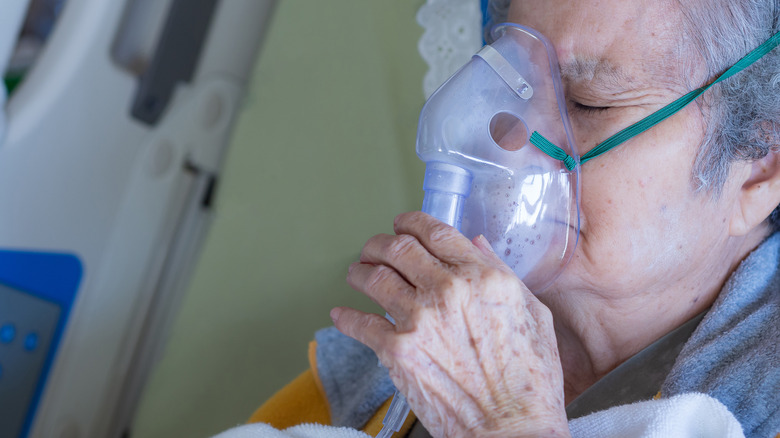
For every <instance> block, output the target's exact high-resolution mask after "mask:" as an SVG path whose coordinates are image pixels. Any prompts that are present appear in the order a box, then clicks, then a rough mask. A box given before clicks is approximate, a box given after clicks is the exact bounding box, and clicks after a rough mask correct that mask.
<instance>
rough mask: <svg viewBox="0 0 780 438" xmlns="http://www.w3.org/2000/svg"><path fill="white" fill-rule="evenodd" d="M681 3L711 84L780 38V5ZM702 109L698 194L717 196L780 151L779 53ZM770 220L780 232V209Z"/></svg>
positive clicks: (723, 0) (502, 13)
mask: <svg viewBox="0 0 780 438" xmlns="http://www.w3.org/2000/svg"><path fill="white" fill-rule="evenodd" d="M676 1H677V4H678V6H679V8H680V11H681V12H682V14H683V20H684V26H683V33H684V35H683V36H682V38H681V41H686V42H687V43H688V44H689V46H690V47H689V48H690V49H691V50H693V51H694V52H695V53H697V54H698V55H699V56H700V59H701V60H703V62H704V65H705V67H706V72H707V77H708V78H709V81H712V80H714V79H715V78H716V77H717V76H718V75H720V74H721V73H722V72H723V71H725V70H726V69H728V68H729V67H731V66H732V65H733V64H734V63H736V62H737V61H739V60H740V59H741V58H742V57H744V56H745V55H746V54H747V53H748V52H750V51H751V50H753V49H754V48H756V47H757V46H759V45H760V44H761V43H763V42H764V41H766V40H767V39H769V38H770V37H771V36H772V35H774V34H775V33H777V32H778V31H780V0H739V1H734V0H696V1H690V0H688V1H685V2H683V0H676ZM510 3H511V0H490V1H489V3H488V14H489V17H488V20H487V23H488V26H490V25H492V24H494V23H500V22H502V21H505V20H506V17H507V12H508V9H509V4H510ZM709 81H708V82H709ZM701 85H702V84H697V85H696V86H697V87H698V86H701ZM697 103H698V104H699V108H700V109H701V110H702V113H703V114H705V117H706V118H705V120H706V133H705V136H704V140H703V141H702V144H701V147H700V148H699V153H698V155H697V157H696V161H695V163H694V169H693V175H692V178H693V180H694V184H695V186H696V188H697V189H698V190H700V191H708V192H710V193H713V194H715V195H716V196H717V195H718V194H720V191H721V189H722V188H723V185H724V183H725V182H726V179H727V178H728V174H729V169H730V167H731V164H732V163H734V162H735V161H751V160H758V159H761V158H764V157H765V156H766V155H767V154H768V153H769V152H770V151H773V150H778V149H780V48H776V49H775V50H773V51H772V52H770V53H768V54H767V55H765V56H764V57H763V58H762V59H761V60H759V61H758V62H756V63H754V64H753V65H751V66H750V67H748V68H747V69H746V70H745V71H743V72H742V73H740V74H737V75H735V76H733V77H731V78H729V79H728V80H725V81H723V82H721V83H719V84H717V85H715V86H714V87H712V88H711V89H710V90H708V91H707V93H705V94H704V96H702V98H700V100H699V101H698V102H697ZM769 221H770V223H771V225H772V227H773V228H774V229H775V230H779V229H780V206H778V207H777V208H775V210H774V211H773V212H772V214H771V215H770V217H769Z"/></svg>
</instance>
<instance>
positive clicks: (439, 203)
mask: <svg viewBox="0 0 780 438" xmlns="http://www.w3.org/2000/svg"><path fill="white" fill-rule="evenodd" d="M472 179H473V177H472V175H471V172H469V171H468V170H466V169H463V168H461V167H458V166H456V165H453V164H448V163H443V162H439V161H431V162H428V163H427V164H426V166H425V180H424V181H423V190H425V197H424V198H423V205H422V211H423V213H428V214H429V215H431V216H433V217H435V218H436V219H439V220H440V221H442V222H444V223H447V224H449V225H452V226H453V227H455V228H457V229H458V231H460V224H461V221H462V219H463V204H464V202H465V201H466V198H468V196H469V194H470V193H471V180H472ZM385 317H386V318H387V319H389V320H390V322H392V323H393V324H395V321H393V319H392V318H391V317H390V315H385ZM408 415H409V403H407V402H406V397H405V396H404V395H403V394H402V393H401V391H399V390H397V389H396V390H395V394H393V401H391V402H390V408H388V410H387V413H386V414H385V418H383V419H382V430H380V431H379V434H378V435H377V436H376V438H390V437H391V436H392V435H393V434H394V433H395V432H398V431H399V430H401V426H403V424H404V421H405V420H406V417H407V416H408Z"/></svg>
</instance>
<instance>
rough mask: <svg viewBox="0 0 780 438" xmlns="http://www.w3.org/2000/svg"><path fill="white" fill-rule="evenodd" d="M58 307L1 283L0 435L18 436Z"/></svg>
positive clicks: (39, 376) (46, 352) (43, 360)
mask: <svg viewBox="0 0 780 438" xmlns="http://www.w3.org/2000/svg"><path fill="white" fill-rule="evenodd" d="M60 313H61V309H60V307H59V306H58V305H56V304H54V303H52V302H49V301H46V300H43V299H41V298H38V297H36V296H33V295H31V294H28V293H25V292H22V291H19V290H16V289H12V288H10V287H8V286H5V285H3V284H0V413H2V414H0V435H2V436H9V437H17V436H19V434H20V433H21V431H22V427H23V425H24V420H25V418H26V417H27V413H28V410H29V409H30V406H31V402H32V401H33V400H34V396H35V392H36V390H37V388H38V384H39V382H40V379H41V377H42V371H43V369H44V365H45V363H46V356H47V354H48V351H49V347H50V345H51V341H52V338H53V336H54V333H55V330H56V328H57V321H58V319H59V317H60Z"/></svg>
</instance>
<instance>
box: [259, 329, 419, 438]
mask: <svg viewBox="0 0 780 438" xmlns="http://www.w3.org/2000/svg"><path fill="white" fill-rule="evenodd" d="M309 366H310V368H309V369H308V370H306V371H304V372H303V373H302V374H301V375H299V376H298V377H297V378H296V379H295V380H293V381H292V382H290V383H288V384H287V386H285V387H284V388H282V389H281V390H279V392H277V393H276V394H274V395H273V396H272V397H271V398H270V399H268V401H266V402H265V403H264V404H263V405H262V406H260V408H258V409H257V410H256V411H255V413H254V414H252V416H251V417H250V418H249V423H267V424H270V425H271V426H273V427H275V428H277V429H286V428H288V427H292V426H295V425H298V424H303V423H318V424H324V425H331V422H330V406H328V399H327V397H326V396H325V390H324V388H323V386H322V382H320V378H319V375H318V374H317V343H316V342H314V341H312V342H311V343H310V344H309ZM391 400H392V397H391V398H389V399H387V401H385V403H384V404H382V406H381V407H380V408H379V410H377V412H376V413H375V414H374V416H373V417H371V419H370V420H368V423H366V425H365V426H364V427H363V432H366V433H367V434H369V435H371V436H376V435H377V434H378V433H379V431H380V430H382V419H383V418H384V417H385V413H387V409H388V408H389V407H390V401H391ZM415 420H416V417H415V416H414V414H413V413H411V412H410V413H409V416H408V417H407V418H406V421H404V425H403V427H401V430H399V431H398V432H397V433H396V434H394V435H393V437H394V438H395V437H404V436H406V435H407V434H408V433H409V430H410V429H411V428H412V424H414V421H415Z"/></svg>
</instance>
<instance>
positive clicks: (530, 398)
mask: <svg viewBox="0 0 780 438" xmlns="http://www.w3.org/2000/svg"><path fill="white" fill-rule="evenodd" d="M676 4H677V2H667V1H656V0H544V1H542V0H522V1H521V0H516V1H514V2H513V3H512V8H511V11H510V17H509V18H510V21H513V22H517V23H520V24H524V25H527V26H529V27H532V28H534V29H536V30H538V31H540V32H541V33H543V34H544V35H546V36H547V37H548V38H549V39H550V40H551V41H552V43H553V45H554V46H555V48H556V51H557V54H558V58H559V61H560V64H561V68H562V76H563V82H564V87H565V90H566V98H567V105H568V106H569V114H570V117H571V122H572V128H573V130H574V135H575V138H576V140H577V143H578V145H579V147H580V153H585V152H587V151H588V150H590V149H591V148H593V147H594V146H595V145H596V144H598V143H599V142H600V141H603V140H604V139H606V138H607V137H609V136H610V135H612V134H614V133H615V132H618V131H619V130H621V129H623V128H625V127H627V126H629V125H631V124H632V123H634V122H636V121H638V120H641V119H642V118H644V117H646V116H648V115H649V114H651V113H653V112H655V111H657V110H658V109H660V108H662V107H663V106H664V105H666V104H668V103H669V102H672V101H673V100H674V99H676V98H677V97H679V96H680V95H682V94H684V93H685V92H687V91H689V90H690V89H691V87H695V86H699V85H701V84H702V83H703V82H704V81H706V80H707V78H706V74H703V70H702V71H699V70H697V69H696V68H691V66H693V67H696V65H697V64H696V61H697V60H698V58H697V57H696V55H695V53H692V52H685V51H684V50H686V48H685V47H684V44H682V42H681V41H682V39H681V35H680V29H681V26H682V21H681V19H680V17H681V16H680V12H679V10H678V9H676V6H675V5H676ZM683 61H685V62H683ZM688 61H690V62H688ZM699 67H701V65H699ZM704 125H705V121H704V120H703V115H702V112H701V111H700V110H699V108H698V107H697V106H696V105H689V106H688V107H686V108H685V109H684V110H682V111H680V112H679V113H677V114H676V115H674V116H672V117H670V118H669V119H667V120H665V121H664V122H663V123H661V124H659V125H657V126H655V127H653V128H652V129H650V130H649V131H647V132H645V133H643V134H641V135H639V136H637V137H634V138H633V139H631V140H629V141H627V142H626V143H624V144H623V145H621V146H619V147H618V148H617V149H614V150H612V151H610V152H608V153H607V154H605V155H602V156H599V157H598V158H597V159H595V160H593V161H590V162H588V163H586V164H585V165H584V166H583V167H582V174H581V181H582V194H581V197H580V200H581V201H580V202H581V209H580V217H581V229H580V239H579V243H578V246H577V248H576V250H575V253H574V256H573V257H572V260H571V262H570V263H569V265H568V266H567V268H566V270H565V271H564V272H563V273H562V274H561V275H560V276H559V277H558V278H557V279H556V281H555V282H554V283H553V284H552V285H551V286H550V287H549V288H548V289H546V290H545V291H543V292H541V293H539V294H538V295H536V296H533V295H531V294H530V293H529V292H528V290H527V289H526V288H525V286H524V285H523V284H522V282H520V280H518V279H517V278H516V277H515V276H514V275H513V274H512V272H511V271H509V269H508V268H507V267H506V266H505V265H504V264H503V263H501V262H500V261H499V260H498V259H497V258H496V256H495V255H494V254H492V252H491V250H490V248H489V246H488V245H487V243H486V242H485V241H483V240H481V239H479V238H477V239H475V240H474V241H473V242H470V241H469V240H467V239H466V238H464V237H462V236H460V235H459V234H458V233H457V232H456V231H455V230H454V229H452V228H449V227H447V226H446V225H443V224H441V223H438V222H437V221H435V220H433V219H431V218H430V217H427V216H426V215H423V214H422V213H411V214H404V215H401V216H399V217H398V218H397V219H396V222H395V232H396V235H395V236H390V235H379V236H376V237H374V238H372V239H371V240H370V241H369V242H368V243H367V244H366V246H365V248H364V249H363V253H362V255H361V259H360V262H359V263H357V264H353V265H352V266H351V269H350V273H349V275H348V282H349V283H350V285H352V287H353V288H355V289H356V290H358V291H360V292H362V293H364V294H366V295H368V296H369V297H371V298H372V299H373V300H374V301H376V302H377V303H378V304H379V305H380V306H382V307H383V308H384V309H385V310H386V311H387V312H388V313H389V314H390V315H391V316H392V317H394V318H395V319H396V321H397V322H398V325H397V327H393V326H392V325H391V324H390V323H389V322H388V321H386V320H385V319H384V318H383V317H382V316H380V315H374V314H366V313H363V312H358V311H356V310H352V309H347V308H337V309H334V311H333V313H332V316H333V317H334V322H335V324H336V327H338V329H339V330H341V331H342V332H343V333H345V334H347V335H349V336H352V337H354V338H355V339H357V340H359V341H361V342H363V343H364V344H366V345H368V346H369V347H370V348H372V349H373V350H374V351H375V352H376V353H377V355H378V356H379V357H380V360H381V361H382V363H383V364H385V365H386V366H387V367H388V368H389V370H390V376H391V378H392V379H393V381H394V383H395V384H396V385H397V387H398V388H399V389H400V390H401V391H402V392H403V393H404V394H406V395H407V397H408V400H409V403H410V405H411V407H412V410H413V411H414V412H415V414H416V415H417V416H418V418H420V420H421V421H422V423H423V424H424V425H425V426H426V428H427V429H428V430H429V431H430V432H431V433H432V435H433V436H435V437H459V436H491V435H492V436H504V437H506V436H567V435H568V429H567V425H566V418H565V413H564V406H565V403H568V402H570V401H571V400H573V399H574V398H575V397H576V396H577V395H578V394H580V393H581V392H582V391H584V390H585V389H587V388H588V387H589V386H590V385H592V384H593V383H594V382H596V381H597V380H598V379H600V378H601V377H603V376H604V375H606V374H607V373H608V372H609V371H610V370H612V369H614V367H616V366H617V365H619V364H620V363H622V362H623V361H625V360H626V359H628V358H629V357H631V356H632V355H633V354H635V353H637V352H638V351H640V350H641V349H642V348H644V347H646V346H647V345H649V344H650V343H652V342H653V341H654V340H656V339H658V338H659V337H661V336H663V335H664V334H666V333H668V332H669V331H671V330H672V329H674V328H675V327H677V326H679V325H680V324H682V323H684V322H685V321H687V320H688V319H690V318H691V317H693V316H694V315H696V314H698V313H700V312H702V311H703V310H704V309H706V308H708V307H709V306H710V305H711V304H712V303H713V302H714V300H715V298H716V297H717V295H718V293H719V291H720V289H721V287H722V285H723V283H724V282H725V280H726V279H727V278H728V276H729V275H730V273H731V272H732V271H733V270H734V269H735V268H736V266H737V265H738V264H739V262H740V261H741V260H742V259H743V258H744V257H745V256H746V255H747V254H748V253H749V252H750V251H751V250H752V249H753V248H755V247H756V246H757V245H758V244H759V243H760V242H761V241H762V240H763V239H764V238H765V237H766V236H767V234H768V232H769V229H768V227H767V225H766V223H765V219H766V218H767V216H768V215H769V214H770V213H771V211H772V210H773V209H774V207H775V206H777V205H778V203H780V157H779V156H778V154H777V153H771V154H770V155H768V156H767V157H766V158H765V159H761V160H758V161H755V162H749V163H748V162H735V163H734V164H733V165H732V167H731V169H730V173H729V178H728V180H727V181H726V182H725V184H724V186H723V187H722V190H721V191H720V193H719V194H718V195H717V196H714V195H713V194H712V193H708V192H706V191H697V190H696V188H695V187H694V186H693V184H692V174H693V163H694V161H695V158H696V153H697V150H698V147H699V145H700V144H701V142H702V139H703V134H704V129H703V127H704ZM640 328H641V329H640Z"/></svg>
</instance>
